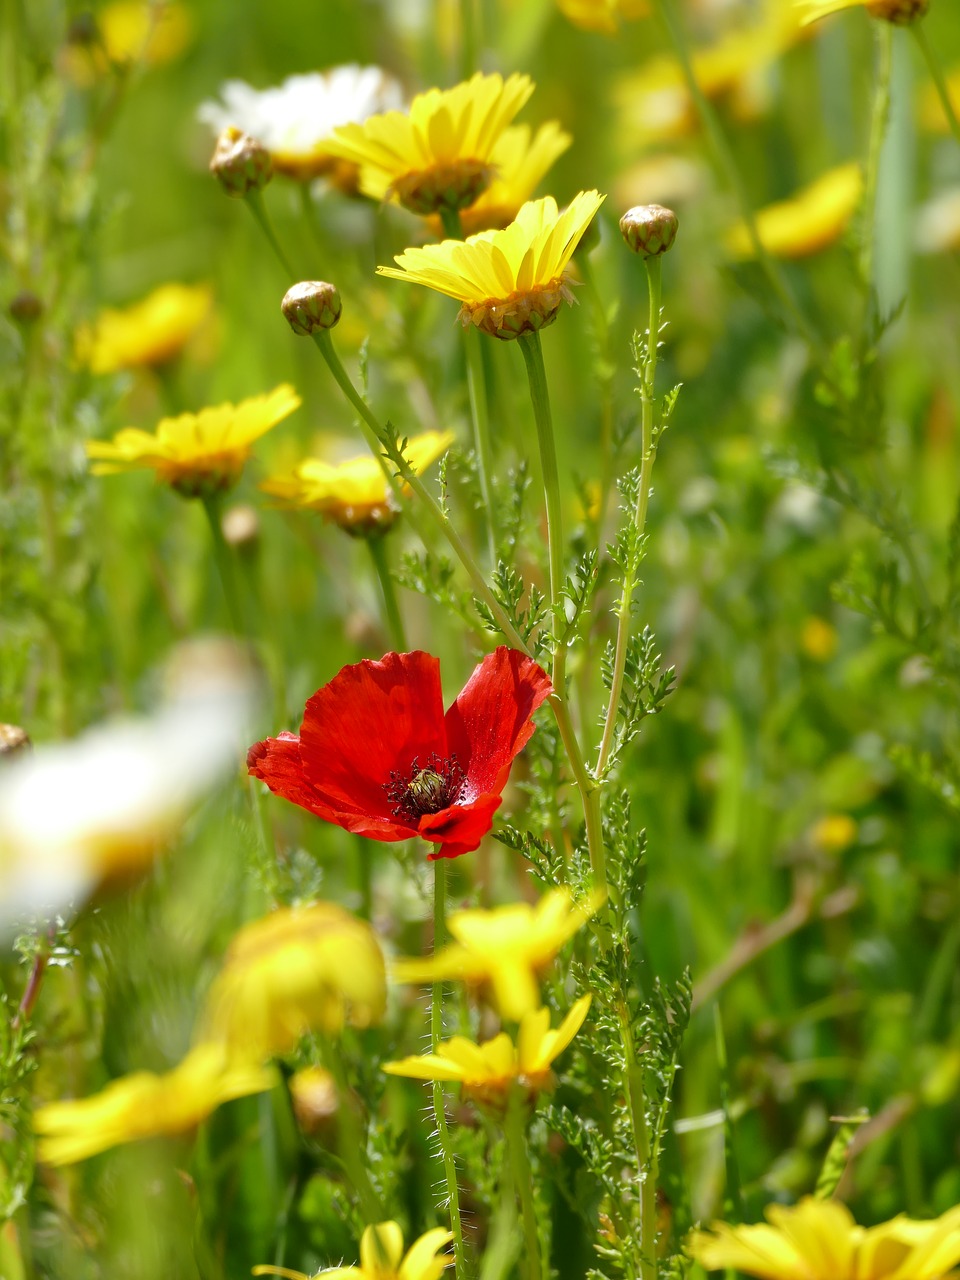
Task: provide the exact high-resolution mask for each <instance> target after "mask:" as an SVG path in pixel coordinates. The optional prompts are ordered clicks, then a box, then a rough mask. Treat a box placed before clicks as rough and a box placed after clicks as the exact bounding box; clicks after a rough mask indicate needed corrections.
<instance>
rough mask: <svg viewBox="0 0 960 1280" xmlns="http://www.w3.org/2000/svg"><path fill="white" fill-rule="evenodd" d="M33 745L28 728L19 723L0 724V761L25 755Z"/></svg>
mask: <svg viewBox="0 0 960 1280" xmlns="http://www.w3.org/2000/svg"><path fill="white" fill-rule="evenodd" d="M32 746H33V744H32V743H31V741H30V738H29V736H28V735H27V731H26V729H21V728H20V726H19V725H18V724H0V763H3V764H6V763H7V761H8V760H14V759H16V758H18V757H20V756H25V755H26V754H27V753H28V752H29V751H30V750H31V748H32Z"/></svg>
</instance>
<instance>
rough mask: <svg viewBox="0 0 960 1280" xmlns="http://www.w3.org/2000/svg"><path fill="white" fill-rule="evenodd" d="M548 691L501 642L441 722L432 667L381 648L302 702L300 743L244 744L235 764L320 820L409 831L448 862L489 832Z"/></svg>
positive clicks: (375, 830)
mask: <svg viewBox="0 0 960 1280" xmlns="http://www.w3.org/2000/svg"><path fill="white" fill-rule="evenodd" d="M552 692H553V686H552V685H551V683H550V680H549V679H548V677H547V675H546V673H545V672H544V671H542V670H541V668H540V667H538V666H537V664H536V663H535V662H534V661H533V660H532V659H531V658H528V657H526V656H525V655H524V654H522V653H520V652H518V651H517V650H516V649H508V648H506V647H505V646H501V647H500V648H499V649H496V650H495V651H494V652H493V653H491V654H488V655H487V657H486V658H484V660H483V661H482V662H481V663H480V665H479V666H478V667H477V668H476V670H475V671H474V673H473V675H472V676H471V677H470V679H469V680H468V681H467V683H466V684H465V685H464V687H463V689H462V690H461V692H460V695H459V697H458V698H457V700H456V702H454V704H453V706H452V707H451V708H450V710H449V711H448V712H447V713H446V715H444V711H443V695H442V693H441V690H440V663H439V660H438V659H437V658H434V657H431V655H430V654H428V653H421V652H419V651H418V652H414V653H388V654H387V655H386V657H384V658H382V659H381V660H380V661H379V662H373V661H371V660H370V659H365V660H364V661H363V662H358V663H356V664H355V665H354V666H350V667H344V668H343V670H342V671H341V672H340V673H339V674H338V675H336V676H334V678H333V679H332V680H331V681H330V683H329V684H325V685H324V686H323V688H322V689H318V690H317V692H316V693H315V694H314V695H313V697H312V698H311V699H310V700H309V702H308V703H307V705H306V708H305V710H304V713H303V724H302V725H301V726H300V736H299V737H297V735H296V734H294V733H281V734H280V736H279V737H277V738H267V740H266V741H265V742H257V743H255V744H254V745H253V746H252V747H251V748H250V751H249V752H248V754H247V767H248V769H249V770H250V773H251V774H252V775H253V776H254V777H255V778H261V779H262V780H263V781H264V782H265V783H266V784H267V786H268V787H269V788H270V790H271V791H275V792H276V793H277V795H280V796H283V797H284V798H285V799H286V800H292V801H293V803H294V804H298V805H300V806H301V808H303V809H309V810H310V812H311V813H315V814H316V815H317V817H318V818H323V819H324V820H325V821H326V822H335V823H336V824H337V825H338V826H340V827H345V828H346V830H347V831H354V832H356V833H357V834H358V835H361V836H368V837H369V838H370V839H372V840H409V839H410V838H411V837H412V836H418V835H419V836H422V837H423V839H424V840H427V841H430V842H432V843H434V844H436V845H437V846H438V847H437V851H436V852H435V853H431V854H430V855H429V856H430V857H431V858H456V857H457V856H458V855H459V854H461V853H469V852H470V851H471V850H472V849H476V848H477V846H478V845H479V843H480V841H481V840H482V838H483V837H484V835H486V833H487V832H488V831H489V830H490V827H491V825H492V824H493V815H494V812H495V811H496V809H497V808H498V807H499V805H500V800H501V792H502V791H503V788H504V786H505V785H506V782H507V776H508V774H509V773H510V765H511V764H512V763H513V759H514V757H515V756H516V755H517V753H518V752H519V751H520V750H521V748H522V747H523V746H524V745H525V744H526V743H527V742H528V741H529V738H530V735H531V734H532V733H533V728H534V726H533V723H532V721H531V718H530V717H531V716H532V715H533V713H534V711H536V709H537V707H539V706H540V704H541V702H543V700H544V698H547V697H549V695H550V694H551V693H552Z"/></svg>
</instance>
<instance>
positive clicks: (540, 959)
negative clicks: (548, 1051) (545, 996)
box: [393, 889, 603, 1022]
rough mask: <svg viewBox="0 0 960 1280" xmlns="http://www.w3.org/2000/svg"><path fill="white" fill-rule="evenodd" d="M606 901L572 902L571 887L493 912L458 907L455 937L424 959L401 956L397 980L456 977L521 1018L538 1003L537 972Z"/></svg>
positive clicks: (593, 898)
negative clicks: (531, 902) (484, 991)
mask: <svg viewBox="0 0 960 1280" xmlns="http://www.w3.org/2000/svg"><path fill="white" fill-rule="evenodd" d="M602 901H603V898H602V896H599V895H591V896H590V897H589V898H585V899H584V900H583V901H582V902H574V901H573V900H572V898H571V896H570V891H569V889H551V890H550V892H549V893H545V894H544V895H543V897H542V898H541V899H540V901H539V902H538V903H537V904H536V906H533V907H531V906H530V905H529V904H528V903H526V902H517V903H513V904H511V905H510V906H508V907H495V908H494V909H493V910H492V911H482V910H475V911H457V912H455V913H454V914H453V915H451V917H450V919H449V921H448V927H449V929H450V932H451V933H452V934H453V936H454V938H455V939H456V942H454V943H452V944H451V945H450V946H448V947H445V948H444V949H443V950H442V951H438V952H437V954H436V955H435V956H428V957H426V958H425V959H422V960H398V961H397V962H396V964H395V965H394V971H393V972H394V977H395V978H396V979H397V981H398V982H434V981H446V980H454V981H460V982H467V983H469V984H470V985H472V986H477V987H483V988H489V990H490V991H491V992H492V994H493V998H494V1000H495V1001H496V1005H497V1008H498V1009H499V1010H500V1014H501V1016H502V1017H504V1018H509V1019H510V1020H511V1021H512V1022H519V1021H520V1019H521V1018H523V1017H524V1016H525V1015H526V1014H528V1013H530V1012H531V1011H532V1010H534V1009H537V1008H538V1007H539V1005H540V989H539V986H538V985H537V979H538V976H539V975H540V974H541V973H542V972H543V970H544V969H546V967H547V965H549V964H550V962H551V961H552V960H553V959H554V957H555V956H556V955H557V953H558V952H559V950H560V948H561V947H562V946H563V945H564V943H565V942H567V940H568V939H570V938H572V937H573V935H574V934H575V933H576V932H577V930H578V929H579V928H581V927H582V926H583V925H584V924H585V923H586V921H587V920H589V918H590V917H591V916H592V915H593V913H594V912H595V911H596V910H597V908H598V907H599V906H600V904H601V902H602Z"/></svg>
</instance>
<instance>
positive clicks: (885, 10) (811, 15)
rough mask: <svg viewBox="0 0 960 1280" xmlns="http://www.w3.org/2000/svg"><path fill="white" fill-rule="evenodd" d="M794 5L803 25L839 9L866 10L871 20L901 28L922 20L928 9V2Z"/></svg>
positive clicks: (837, 0)
mask: <svg viewBox="0 0 960 1280" xmlns="http://www.w3.org/2000/svg"><path fill="white" fill-rule="evenodd" d="M794 3H795V4H796V6H797V9H798V10H799V11H800V14H801V19H800V20H801V22H803V24H804V25H806V24H807V23H809V22H818V21H819V20H820V19H821V18H826V17H828V16H829V15H830V14H831V13H839V12H840V10H841V9H866V11H867V13H869V14H870V16H871V17H872V18H884V19H885V20H886V21H887V22H895V23H897V24H898V25H901V26H903V25H906V24H907V23H909V22H913V21H914V20H915V19H916V18H922V17H923V15H924V14H925V13H926V12H927V9H928V8H929V7H930V0H794Z"/></svg>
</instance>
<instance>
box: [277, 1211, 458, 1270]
mask: <svg viewBox="0 0 960 1280" xmlns="http://www.w3.org/2000/svg"><path fill="white" fill-rule="evenodd" d="M452 1239H453V1233H452V1232H450V1231H445V1230H444V1229H443V1227H434V1228H433V1230H432V1231H426V1232H424V1234H423V1235H422V1236H421V1237H420V1238H419V1240H414V1242H413V1244H412V1245H411V1246H410V1248H409V1249H408V1250H407V1252H406V1254H404V1252H403V1232H402V1231H401V1230H400V1227H399V1225H398V1224H397V1223H396V1222H379V1223H377V1225H376V1226H371V1227H367V1228H366V1229H365V1230H364V1233H363V1235H362V1236H361V1237H360V1265H359V1267H329V1268H328V1267H325V1268H324V1269H323V1271H319V1272H317V1276H323V1277H327V1276H340V1277H345V1276H349V1277H350V1278H351V1280H440V1277H441V1276H442V1275H443V1273H444V1270H445V1269H446V1267H447V1266H448V1265H449V1263H450V1261H451V1260H450V1258H449V1257H448V1256H447V1255H446V1254H445V1253H441V1252H440V1250H441V1249H443V1248H445V1246H446V1245H448V1244H449V1243H450V1241H451V1240H452ZM253 1274H254V1275H255V1276H284V1277H285V1278H286V1280H311V1277H310V1276H306V1275H304V1273H303V1272H302V1271H291V1270H290V1269H289V1268H288V1267H266V1266H262V1267H254V1268H253ZM313 1280H316V1277H314V1278H313Z"/></svg>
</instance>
